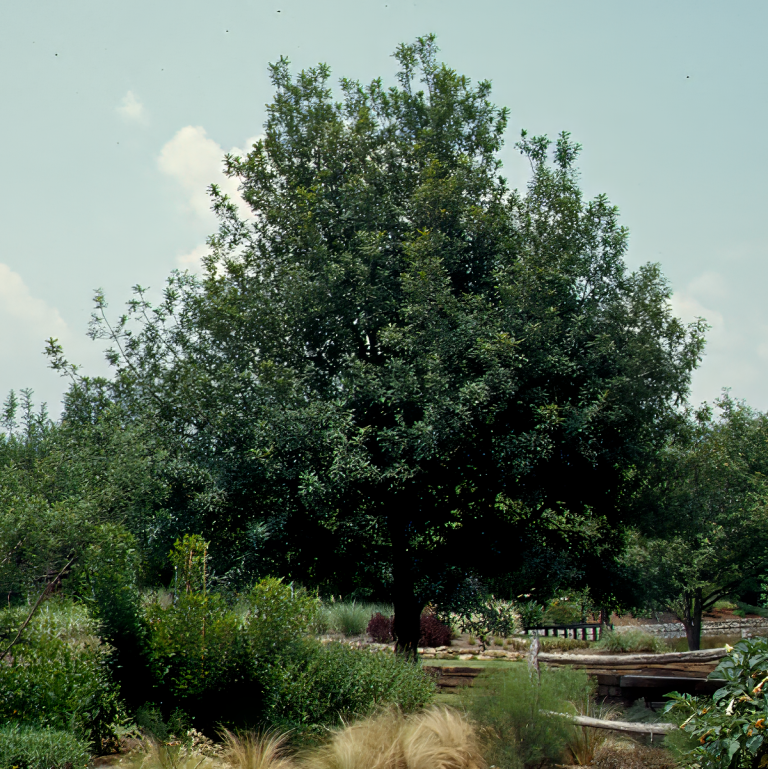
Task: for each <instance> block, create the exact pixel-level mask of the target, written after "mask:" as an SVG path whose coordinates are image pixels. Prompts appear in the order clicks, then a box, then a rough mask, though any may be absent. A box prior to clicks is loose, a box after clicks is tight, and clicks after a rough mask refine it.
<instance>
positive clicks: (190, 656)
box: [145, 593, 251, 703]
mask: <svg viewBox="0 0 768 769" xmlns="http://www.w3.org/2000/svg"><path fill="white" fill-rule="evenodd" d="M145 619H146V622H147V625H148V631H149V632H148V639H147V651H148V655H149V663H150V668H151V670H152V672H153V674H154V678H155V684H156V685H157V686H159V687H161V688H162V689H164V690H165V691H167V692H168V693H169V694H170V695H171V696H172V697H174V698H177V699H179V700H180V701H181V702H182V703H183V702H184V701H185V700H193V699H196V698H200V697H202V696H203V695H206V694H210V693H211V692H215V691H221V690H223V689H225V688H226V687H227V686H229V685H231V684H232V683H233V682H234V681H235V680H237V679H239V678H241V677H242V672H243V670H246V671H247V670H248V669H249V667H250V663H251V660H250V656H249V649H248V645H247V637H246V633H244V632H242V628H241V625H240V622H239V618H238V617H237V615H236V614H235V613H234V612H233V611H231V610H230V609H229V608H228V607H227V605H226V604H225V603H224V601H223V599H222V598H221V596H218V595H215V594H212V595H205V594H201V593H190V594H188V595H181V596H179V597H178V599H177V600H176V603H175V604H173V605H171V606H169V607H168V608H164V607H163V606H162V604H161V603H160V602H158V601H156V602H153V603H152V604H150V605H149V606H148V607H147V609H146V615H145Z"/></svg>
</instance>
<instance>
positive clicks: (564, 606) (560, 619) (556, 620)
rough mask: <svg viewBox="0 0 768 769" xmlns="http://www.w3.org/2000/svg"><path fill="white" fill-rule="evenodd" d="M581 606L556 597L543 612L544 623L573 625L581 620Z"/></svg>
mask: <svg viewBox="0 0 768 769" xmlns="http://www.w3.org/2000/svg"><path fill="white" fill-rule="evenodd" d="M581 619H582V616H581V606H580V605H579V604H577V603H575V602H573V601H565V600H560V599H558V598H556V599H555V600H554V601H551V602H550V604H549V606H547V610H546V611H545V612H544V624H550V625H575V624H576V623H578V622H581Z"/></svg>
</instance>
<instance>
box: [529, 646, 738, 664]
mask: <svg viewBox="0 0 768 769" xmlns="http://www.w3.org/2000/svg"><path fill="white" fill-rule="evenodd" d="M725 654H726V651H725V649H702V650H701V651H697V652H667V653H665V654H554V653H550V652H542V653H540V654H539V661H540V662H547V663H550V664H562V665H573V666H575V667H589V666H593V667H599V668H620V667H636V666H638V665H668V664H670V663H678V664H679V663H701V662H719V661H720V660H721V659H722V658H723V657H725Z"/></svg>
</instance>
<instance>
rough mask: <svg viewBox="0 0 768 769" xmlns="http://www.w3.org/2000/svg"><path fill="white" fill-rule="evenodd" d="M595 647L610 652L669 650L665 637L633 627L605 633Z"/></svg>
mask: <svg viewBox="0 0 768 769" xmlns="http://www.w3.org/2000/svg"><path fill="white" fill-rule="evenodd" d="M595 648H598V649H605V650H606V651H609V652H614V653H622V652H655V653H663V652H668V651H669V645H668V644H667V642H666V641H665V640H664V639H663V638H659V637H658V636H655V635H653V634H651V633H645V632H644V631H642V630H640V629H639V628H632V629H630V630H625V631H623V632H617V631H615V630H612V631H608V632H606V633H603V636H602V638H601V639H600V640H599V641H598V642H597V643H596V644H595Z"/></svg>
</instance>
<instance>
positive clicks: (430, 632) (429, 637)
mask: <svg viewBox="0 0 768 769" xmlns="http://www.w3.org/2000/svg"><path fill="white" fill-rule="evenodd" d="M450 643H451V628H450V627H448V625H446V624H445V623H443V622H440V620H439V619H438V618H437V617H436V616H435V615H434V613H433V612H431V611H426V612H424V614H422V615H421V636H420V638H419V646H448V645H449V644H450Z"/></svg>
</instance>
